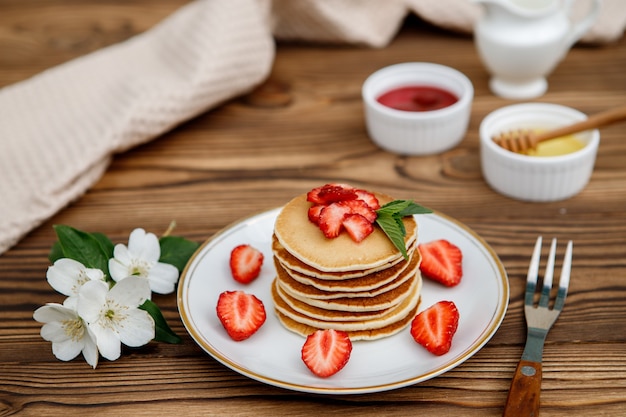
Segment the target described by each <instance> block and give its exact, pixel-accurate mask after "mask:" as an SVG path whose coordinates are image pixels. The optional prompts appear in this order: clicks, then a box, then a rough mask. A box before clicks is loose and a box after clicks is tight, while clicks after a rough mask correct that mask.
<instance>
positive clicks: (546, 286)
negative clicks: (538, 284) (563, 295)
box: [539, 239, 556, 307]
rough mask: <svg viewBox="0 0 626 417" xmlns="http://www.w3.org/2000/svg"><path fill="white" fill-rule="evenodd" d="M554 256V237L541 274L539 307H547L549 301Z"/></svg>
mask: <svg viewBox="0 0 626 417" xmlns="http://www.w3.org/2000/svg"><path fill="white" fill-rule="evenodd" d="M555 257H556V239H552V244H551V245H550V255H549V256H548V262H547V264H546V273H545V275H544V276H543V288H542V290H541V298H540V299H539V306H540V307H548V302H549V301H550V290H552V279H553V277H554V258H555Z"/></svg>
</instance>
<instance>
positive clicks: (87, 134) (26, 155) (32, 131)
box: [0, 0, 626, 254]
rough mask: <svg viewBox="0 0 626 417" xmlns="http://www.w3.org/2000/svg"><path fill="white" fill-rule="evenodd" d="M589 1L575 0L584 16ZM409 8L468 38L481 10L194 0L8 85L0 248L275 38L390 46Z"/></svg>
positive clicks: (590, 38)
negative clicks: (130, 33)
mask: <svg viewBox="0 0 626 417" xmlns="http://www.w3.org/2000/svg"><path fill="white" fill-rule="evenodd" d="M622 1H623V0H604V6H603V10H602V12H601V16H600V18H599V20H598V22H597V23H596V24H595V25H594V26H593V27H592V29H591V30H590V31H589V33H588V34H587V35H586V36H585V38H584V39H585V40H586V41H587V42H610V41H612V40H615V39H618V38H619V37H621V36H622V34H623V31H624V26H625V25H626V8H624V7H623V4H622ZM584 3H586V0H579V1H578V2H576V7H577V9H576V10H579V12H578V13H580V10H582V11H584V9H583V8H584V7H585V4H584ZM576 10H575V13H576ZM409 13H416V14H418V15H419V16H420V17H422V18H423V19H425V20H427V21H429V22H431V23H433V24H435V25H439V26H441V27H444V28H446V29H450V30H455V31H459V32H466V33H470V32H471V31H472V27H473V24H474V22H475V21H476V19H477V17H478V16H479V15H480V7H479V6H478V5H477V4H475V3H473V2H471V1H469V0H437V1H436V2H434V1H432V0H386V1H384V2H383V1H380V0H297V1H293V0H273V1H272V0H229V1H222V0H196V1H193V2H191V3H189V4H187V5H186V6H184V7H183V8H181V9H180V10H179V11H177V12H176V13H174V14H173V15H172V16H170V17H168V18H167V19H166V20H164V21H163V22H162V23H160V24H159V25H157V26H155V27H154V28H153V29H151V30H149V31H147V32H146V33H143V34H141V35H138V36H136V37H134V38H131V39H129V40H128V41H125V42H122V43H120V44H117V45H113V46H110V47H107V48H104V49H102V50H99V51H96V52H94V53H91V54H89V55H86V56H84V57H80V58H77V59H74V60H72V61H70V62H67V63H65V64H62V65H59V66H57V67H55V68H52V69H49V70H47V71H44V72H43V73H41V74H39V75H37V76H35V77H33V78H31V79H29V80H25V81H22V82H19V83H17V84H14V85H11V86H8V87H5V88H3V89H1V90H0V115H1V116H0V117H1V118H2V120H1V122H0V195H2V198H1V199H0V254H1V253H3V252H4V251H6V250H7V249H8V248H10V247H11V246H12V245H14V244H15V243H16V242H17V241H18V240H19V239H20V238H21V237H23V236H24V235H25V234H26V233H28V232H29V231H30V230H32V229H33V228H34V227H36V226H38V225H39V224H41V223H42V222H43V221H45V220H46V219H47V218H49V217H51V216H52V215H54V214H55V213H56V212H57V211H59V210H60V209H61V208H63V207H64V206H66V205H67V204H69V203H70V202H72V201H73V200H75V199H76V198H78V197H80V196H81V195H82V194H83V193H84V192H85V191H86V190H87V189H88V188H89V187H90V186H92V185H93V184H94V183H95V182H96V181H97V180H98V179H99V178H100V177H101V175H102V174H103V173H104V171H105V170H106V168H107V166H108V165H109V163H110V160H111V158H112V156H113V155H114V154H115V153H119V152H122V151H125V150H127V149H129V148H131V147H133V146H136V145H138V144H141V143H144V142H147V141H149V140H151V139H153V138H155V137H157V136H159V135H160V134H162V133H164V132H166V131H168V130H170V129H171V128H173V127H174V126H176V125H177V124H179V123H181V122H183V121H185V120H188V119H190V118H192V117H194V116H196V115H198V114H200V113H202V112H205V111H207V110H208V109H210V108H213V107H215V106H217V105H219V104H220V103H222V102H224V101H225V100H227V99H229V98H232V97H236V96H238V95H241V94H244V93H246V92H248V91H250V90H251V89H253V88H254V87H255V86H257V85H258V84H260V83H261V82H262V81H263V80H264V79H265V78H267V76H268V75H269V72H270V70H271V66H272V62H273V58H274V52H275V51H274V38H276V39H278V40H301V41H311V42H327V43H337V42H341V43H351V44H361V45H366V46H371V47H383V46H385V45H387V44H388V43H389V42H390V41H391V40H392V39H393V37H394V36H395V34H396V33H397V31H398V30H399V28H400V26H401V25H402V23H403V21H404V18H405V17H406V16H407V14H409Z"/></svg>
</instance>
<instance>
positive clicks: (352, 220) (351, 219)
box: [342, 214, 374, 243]
mask: <svg viewBox="0 0 626 417" xmlns="http://www.w3.org/2000/svg"><path fill="white" fill-rule="evenodd" d="M342 225H343V227H344V228H345V229H346V231H347V232H348V234H349V235H350V237H351V238H352V240H354V241H355V242H356V243H359V242H360V241H362V240H363V239H365V238H366V237H368V236H369V235H370V234H371V233H372V232H373V231H374V226H373V225H372V222H370V221H369V220H368V219H366V218H365V217H363V216H361V215H360V214H348V215H346V216H345V217H344V219H343V223H342Z"/></svg>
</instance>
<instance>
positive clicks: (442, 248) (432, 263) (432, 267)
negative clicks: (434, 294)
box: [417, 239, 463, 287]
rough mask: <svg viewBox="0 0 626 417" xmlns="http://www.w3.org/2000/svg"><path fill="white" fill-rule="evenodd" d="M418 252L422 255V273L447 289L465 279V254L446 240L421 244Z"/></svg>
mask: <svg viewBox="0 0 626 417" xmlns="http://www.w3.org/2000/svg"><path fill="white" fill-rule="evenodd" d="M417 248H418V250H419V251H420V254H421V255H422V262H421V264H420V271H421V272H422V274H424V276H426V277H427V278H430V279H432V280H434V281H437V282H439V283H440V284H443V285H445V286H446V287H453V286H455V285H457V284H458V283H459V282H461V278H462V277H463V265H462V264H463V253H462V252H461V250H460V249H459V248H458V247H457V246H456V245H454V244H453V243H450V242H449V241H447V240H445V239H439V240H433V241H432V242H427V243H421V244H420V245H418V247H417Z"/></svg>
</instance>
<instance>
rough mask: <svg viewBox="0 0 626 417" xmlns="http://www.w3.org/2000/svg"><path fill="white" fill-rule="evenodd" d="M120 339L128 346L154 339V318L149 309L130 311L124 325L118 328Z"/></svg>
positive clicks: (139, 344)
mask: <svg viewBox="0 0 626 417" xmlns="http://www.w3.org/2000/svg"><path fill="white" fill-rule="evenodd" d="M118 331H119V335H120V340H121V341H122V343H124V344H125V345H126V346H131V347H138V346H143V345H145V344H146V343H148V342H150V341H151V340H152V339H154V331H155V330H154V320H153V319H152V317H151V316H150V314H148V312H147V311H144V310H139V309H134V310H130V311H128V315H127V317H126V319H125V320H124V326H120V327H119V328H118Z"/></svg>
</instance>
